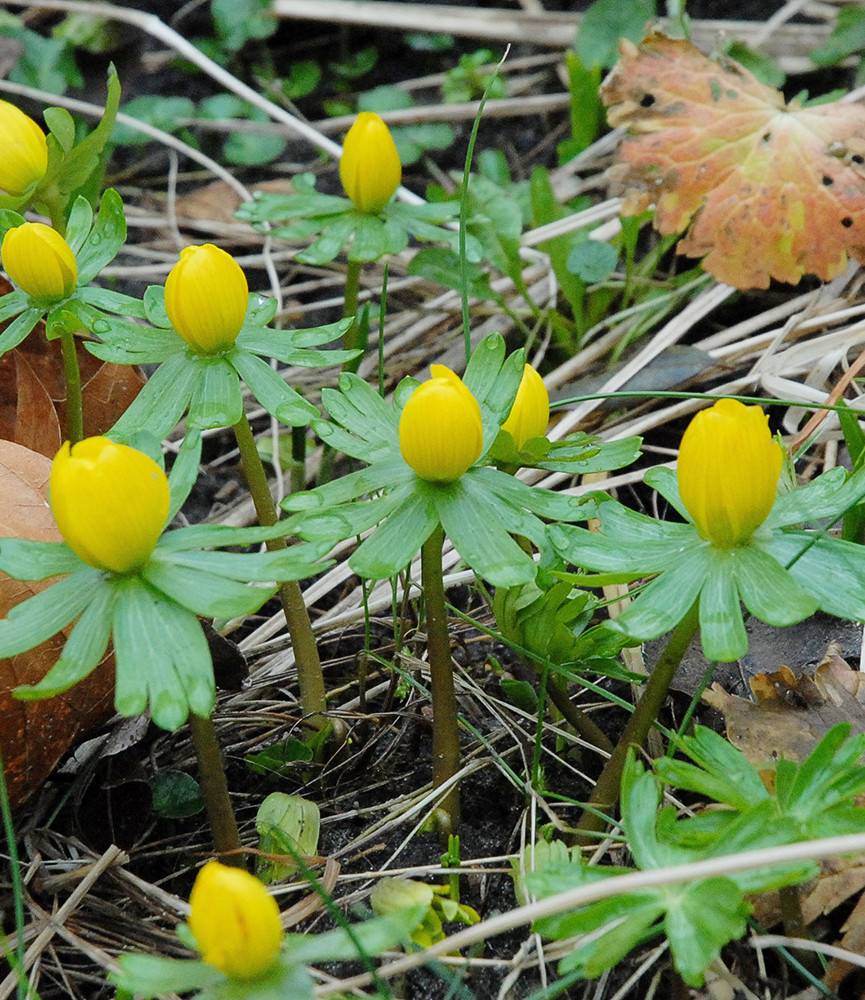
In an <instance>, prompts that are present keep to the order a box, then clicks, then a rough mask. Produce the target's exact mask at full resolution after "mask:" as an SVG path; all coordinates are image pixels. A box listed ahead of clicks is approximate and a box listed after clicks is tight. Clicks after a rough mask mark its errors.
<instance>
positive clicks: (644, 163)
mask: <svg viewBox="0 0 865 1000" xmlns="http://www.w3.org/2000/svg"><path fill="white" fill-rule="evenodd" d="M602 95H603V99H604V103H605V104H606V106H607V109H608V110H607V114H608V118H609V120H610V124H611V125H614V126H624V127H626V128H627V130H628V137H627V138H626V139H625V140H624V141H623V143H622V146H621V151H620V160H621V162H620V163H618V164H617V165H616V166H615V167H613V170H612V181H613V184H614V186H615V188H616V189H617V190H618V191H621V192H622V193H623V194H624V207H623V213H624V214H625V215H633V214H636V213H637V212H642V211H645V210H646V209H647V208H650V207H651V206H654V209H655V220H654V223H655V228H656V229H657V230H658V231H659V232H661V233H664V234H671V233H679V232H685V230H687V232H685V236H684V238H683V239H682V240H681V241H680V243H679V245H678V251H679V253H682V254H686V255H687V256H689V257H701V258H703V267H704V268H705V269H706V270H707V271H708V272H709V273H710V274H712V275H714V276H715V277H716V278H717V279H718V280H719V281H723V282H726V283H727V284H729V285H734V286H735V287H736V288H766V287H767V286H768V284H769V280H770V279H772V278H774V279H775V280H777V281H785V282H789V283H790V284H796V282H798V281H799V279H800V278H801V277H802V276H803V275H804V274H815V275H817V276H818V277H819V278H822V279H823V280H824V281H828V280H829V279H830V278H834V277H835V276H837V275H838V274H840V273H841V272H842V271H843V270H844V268H845V267H846V266H847V262H848V258H849V257H853V258H855V259H856V260H859V261H863V260H865V109H863V108H861V107H859V106H858V105H856V104H844V103H841V102H840V101H834V102H831V103H826V104H820V105H812V106H809V107H803V106H802V103H801V101H799V100H796V99H794V100H793V101H791V102H790V103H787V102H786V101H785V100H784V95H783V94H781V93H780V91H777V90H773V89H772V88H771V87H767V86H766V85H765V84H762V83H760V82H759V81H758V80H757V79H756V78H755V77H754V76H752V75H751V73H749V72H748V71H747V70H746V69H744V68H743V67H741V66H739V65H738V64H737V63H734V62H732V61H730V60H724V61H723V62H718V61H715V60H712V59H709V58H708V57H707V56H705V55H703V53H702V52H700V51H699V50H698V49H696V48H694V46H693V45H691V43H690V42H687V41H682V40H678V39H673V38H667V37H666V36H665V35H662V34H659V33H656V34H652V35H650V36H649V37H648V38H647V39H646V40H645V41H644V42H643V43H642V44H641V45H640V46H639V47H637V46H635V45H633V44H632V43H630V42H622V46H621V60H620V62H619V64H618V65H617V67H616V69H615V70H614V71H613V72H612V73H611V74H610V76H609V77H608V78H607V80H606V81H605V83H604V85H603V88H602Z"/></svg>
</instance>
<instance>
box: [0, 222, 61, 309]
mask: <svg viewBox="0 0 865 1000" xmlns="http://www.w3.org/2000/svg"><path fill="white" fill-rule="evenodd" d="M0 257H2V260H3V269H4V270H5V271H6V273H7V274H8V275H9V280H10V281H11V282H12V284H13V285H15V286H16V287H17V288H20V289H21V290H22V291H24V292H26V293H27V294H28V295H29V296H30V297H31V298H32V299H35V300H36V301H37V302H45V303H52V302H59V301H60V300H61V299H65V298H67V297H68V296H70V295H71V294H72V293H73V292H74V291H75V286H76V285H77V284H78V262H77V261H76V260H75V254H74V253H73V252H72V248H71V247H70V246H69V244H68V243H67V242H66V240H64V239H63V237H62V236H61V235H60V233H58V232H57V230H56V229H52V228H51V226H46V225H44V223H41V222H25V223H23V224H22V225H20V226H15V227H14V228H13V229H10V230H8V232H7V233H6V235H5V236H4V237H3V246H2V248H0Z"/></svg>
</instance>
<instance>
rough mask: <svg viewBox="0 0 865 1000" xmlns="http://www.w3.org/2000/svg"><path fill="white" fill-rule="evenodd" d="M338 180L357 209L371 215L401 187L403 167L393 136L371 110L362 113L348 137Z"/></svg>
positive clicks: (344, 145)
mask: <svg viewBox="0 0 865 1000" xmlns="http://www.w3.org/2000/svg"><path fill="white" fill-rule="evenodd" d="M339 179H340V180H341V181H342V186H343V188H344V189H345V193H346V194H347V195H348V197H349V198H351V200H352V203H353V204H354V207H355V208H356V209H357V210H358V211H359V212H367V213H369V214H372V215H375V214H377V213H378V212H380V211H381V210H382V209H383V208H384V207H385V205H386V204H387V203H388V202H389V201H390V200H391V198H392V197H393V196H394V192H395V191H396V189H397V188H398V187H399V185H400V181H401V180H402V164H401V163H400V159H399V153H398V152H397V148H396V144H395V143H394V141H393V136H392V135H391V134H390V129H389V128H388V127H387V125H386V124H385V123H384V122H383V121H382V119H381V118H380V117H379V116H378V115H377V114H374V113H373V112H372V111H362V112H361V113H360V114H359V115H358V116H357V118H356V119H355V123H354V125H352V127H351V128H350V129H349V130H348V133H347V134H346V137H345V141H344V142H343V146H342V156H341V157H340V161H339Z"/></svg>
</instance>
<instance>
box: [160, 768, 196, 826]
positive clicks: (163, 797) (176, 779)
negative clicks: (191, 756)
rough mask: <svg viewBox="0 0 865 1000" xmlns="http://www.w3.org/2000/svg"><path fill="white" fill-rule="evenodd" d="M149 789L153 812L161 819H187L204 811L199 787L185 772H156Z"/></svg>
mask: <svg viewBox="0 0 865 1000" xmlns="http://www.w3.org/2000/svg"><path fill="white" fill-rule="evenodd" d="M150 788H151V794H152V796H153V811H154V812H155V813H156V815H157V816H161V817H162V818H163V819H187V818H188V817H189V816H197V815H198V814H199V813H200V812H202V811H203V810H204V799H203V798H202V797H201V786H200V785H199V784H198V782H197V781H196V780H195V778H193V777H192V775H191V774H187V773H186V772H185V771H157V773H156V774H155V775H154V776H153V780H152V782H151V784H150Z"/></svg>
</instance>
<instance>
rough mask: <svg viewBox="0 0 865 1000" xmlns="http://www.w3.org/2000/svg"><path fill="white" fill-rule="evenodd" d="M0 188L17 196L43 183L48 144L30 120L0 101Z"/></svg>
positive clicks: (42, 133)
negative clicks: (39, 182) (0, 152)
mask: <svg viewBox="0 0 865 1000" xmlns="http://www.w3.org/2000/svg"><path fill="white" fill-rule="evenodd" d="M0 148H2V150H3V155H2V156H0V189H2V190H3V191H5V192H6V193H7V194H11V195H14V196H16V197H17V196H18V195H21V194H24V193H25V192H26V191H28V190H29V189H30V188H31V187H33V185H34V184H36V183H37V182H38V181H40V180H42V178H43V177H44V176H45V171H46V170H47V169H48V143H47V140H46V139H45V133H44V132H43V131H42V129H41V128H39V126H38V125H37V124H36V122H34V121H33V119H32V118H30V117H28V116H27V115H25V114H24V112H23V111H20V110H19V109H18V108H16V107H15V105H14V104H10V103H9V102H8V101H0Z"/></svg>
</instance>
